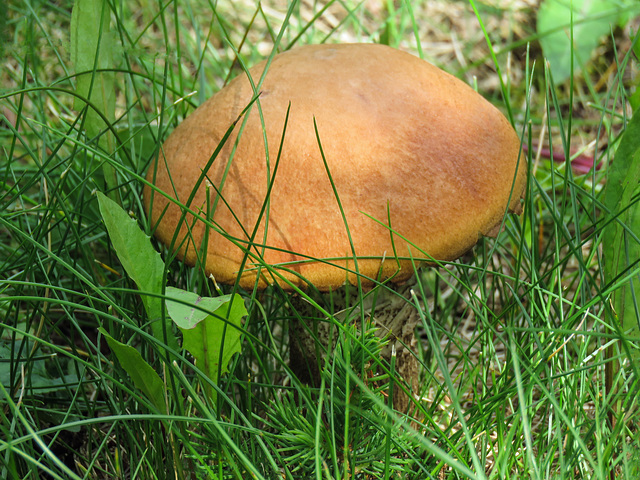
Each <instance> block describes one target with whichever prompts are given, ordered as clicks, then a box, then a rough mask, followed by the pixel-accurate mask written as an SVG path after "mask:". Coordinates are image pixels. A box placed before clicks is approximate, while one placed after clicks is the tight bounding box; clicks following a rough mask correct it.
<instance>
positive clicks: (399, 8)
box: [0, 0, 640, 480]
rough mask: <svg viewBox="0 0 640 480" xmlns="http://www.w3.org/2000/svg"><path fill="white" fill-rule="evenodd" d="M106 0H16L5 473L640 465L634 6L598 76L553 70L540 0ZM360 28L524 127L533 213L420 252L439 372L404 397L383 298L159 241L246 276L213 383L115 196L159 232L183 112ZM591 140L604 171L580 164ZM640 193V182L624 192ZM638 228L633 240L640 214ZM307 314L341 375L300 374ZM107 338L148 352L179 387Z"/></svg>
mask: <svg viewBox="0 0 640 480" xmlns="http://www.w3.org/2000/svg"><path fill="white" fill-rule="evenodd" d="M84 4H85V5H99V6H100V9H99V10H93V19H94V20H95V19H96V18H97V19H98V20H97V21H96V22H95V23H90V24H85V23H83V22H89V20H88V18H89V17H90V16H91V15H92V14H91V13H86V12H85V13H84V14H83V16H80V17H78V18H77V19H76V20H73V19H72V13H71V12H72V8H73V6H74V4H73V3H72V2H71V1H61V2H48V1H45V0H27V1H23V2H9V3H8V4H7V5H6V6H4V7H0V15H1V16H2V24H4V25H6V30H5V33H4V37H3V38H2V41H3V42H4V45H3V46H2V50H1V51H2V52H3V53H4V55H5V59H4V61H3V68H2V71H1V72H0V89H1V90H0V155H1V157H0V318H1V319H2V323H1V324H0V478H8V479H36V478H52V479H53V478H55V479H80V478H89V479H94V478H95V479H106V478H114V479H121V478H141V479H169V478H171V479H184V478H219V479H226V478H238V479H245V478H258V479H276V478H286V479H312V478H314V479H329V478H344V479H346V478H353V479H373V478H383V479H391V478H403V479H405V478H407V479H410V478H415V479H425V478H438V479H445V478H451V479H453V478H456V479H458V478H470V479H472V478H473V479H475V478H478V479H479V478H492V479H493V478H500V479H502V478H524V477H527V478H535V479H546V478H559V479H560V478H571V479H573V478H596V479H602V480H604V479H605V478H637V476H638V474H639V473H640V431H639V428H638V425H639V421H640V412H639V409H638V400H637V391H638V378H639V377H638V375H637V373H638V372H637V363H636V359H637V356H636V354H635V353H634V344H633V343H631V342H628V341H627V340H626V339H627V334H626V332H625V331H624V328H623V327H622V325H621V323H620V322H619V321H618V319H617V318H616V317H614V316H613V315H612V310H611V305H612V298H613V297H612V295H613V294H614V292H616V291H619V289H620V288H622V286H623V284H624V282H625V281H627V280H628V279H629V278H633V276H634V275H637V274H638V264H637V258H636V259H633V258H631V259H630V260H631V264H632V266H631V267H630V269H628V270H625V271H624V272H623V273H621V275H620V276H617V277H615V278H614V279H613V280H611V278H610V277H607V276H606V272H605V269H606V268H607V267H606V265H605V263H604V262H605V261H606V259H604V260H603V248H604V249H605V250H606V248H607V245H603V242H602V239H603V236H604V235H605V232H606V231H607V229H611V228H614V227H615V226H616V225H618V223H616V221H615V219H614V220H607V216H606V215H607V213H608V212H609V210H607V207H606V205H605V204H604V203H603V201H604V200H603V193H602V190H603V185H604V184H605V182H606V179H607V175H608V172H609V171H610V168H611V166H612V165H613V164H614V163H615V162H614V161H613V159H614V158H615V157H616V155H615V154H616V149H617V148H618V146H619V145H620V144H621V142H622V140H621V134H622V132H624V131H625V128H626V127H627V125H629V122H630V119H631V109H630V108H629V104H628V101H629V98H630V97H631V96H632V95H633V92H634V88H636V87H637V85H638V78H639V77H638V75H637V63H636V60H637V59H635V58H634V56H633V53H632V50H633V47H634V45H637V44H638V40H637V38H636V37H635V36H634V32H636V31H637V28H638V25H639V24H638V22H637V21H636V20H634V17H633V15H634V14H637V11H636V10H633V8H631V7H625V8H627V10H625V11H628V13H629V15H628V17H626V19H625V22H624V23H622V24H620V26H618V27H616V28H615V29H613V30H612V31H611V35H610V37H609V39H608V40H607V41H606V42H604V43H602V44H601V45H600V46H599V47H598V48H599V49H600V50H599V52H598V53H599V55H596V56H595V58H594V59H593V60H592V61H591V62H590V63H589V66H588V67H587V68H586V69H585V71H584V72H582V74H580V75H577V74H576V75H575V76H574V75H572V76H571V78H570V79H569V80H567V81H565V82H563V83H560V84H555V83H554V77H553V71H552V70H550V69H549V68H547V66H546V64H545V62H544V61H542V56H541V52H540V50H539V47H538V40H539V38H540V37H539V34H538V33H537V32H535V31H533V27H531V25H532V21H531V19H532V18H533V17H534V16H535V8H534V4H535V2H524V1H522V2H521V1H518V0H514V1H512V2H511V1H505V2H498V3H496V5H500V6H489V4H491V5H493V2H486V3H485V2H482V3H481V2H470V3H465V2H438V1H436V2H408V1H406V2H351V1H342V2H335V1H329V2H325V3H322V2H318V3H316V2H291V3H287V2H263V3H254V2H252V1H249V0H242V1H233V2H231V1H225V2H222V1H221V2H205V1H196V0H186V1H181V2H164V3H162V2H160V3H159V2H148V1H146V0H136V1H130V2H115V1H106V2H104V3H102V2H93V3H92V2H88V1H87V0H85V1H84ZM102 5H104V9H102ZM96 11H97V12H99V13H100V15H101V16H98V17H96V16H95V12H96ZM88 25H89V26H88ZM92 25H93V26H92ZM90 26H91V28H89V27H90ZM70 31H73V32H75V33H73V35H75V38H72V37H71V36H70ZM92 39H93V40H92ZM96 39H101V40H100V41H102V42H104V43H103V44H102V47H103V50H102V52H103V55H102V56H95V57H94V58H93V61H92V62H91V61H90V62H88V63H85V64H84V67H82V68H81V69H78V68H77V66H78V64H79V63H78V58H79V57H82V56H83V55H85V57H84V59H85V61H86V54H83V52H82V51H76V53H73V48H74V45H76V46H77V45H89V44H90V42H91V41H96ZM347 41H359V42H382V43H387V44H389V45H392V46H394V47H399V48H403V49H406V50H410V51H412V52H414V53H415V54H418V55H421V56H423V57H424V58H425V59H427V60H429V61H431V62H433V63H435V64H437V65H438V66H440V67H442V68H444V69H445V70H448V71H450V72H452V73H454V74H456V75H458V76H460V77H461V78H463V79H465V80H467V81H470V82H473V83H474V85H475V86H476V88H478V90H479V91H480V93H481V94H483V95H484V96H485V97H487V98H489V99H490V100H491V101H493V102H494V103H495V104H496V105H498V106H499V107H500V108H502V109H503V111H504V112H505V114H506V115H507V116H508V118H509V119H510V121H511V122H512V123H513V124H514V127H515V128H516V131H517V132H518V134H519V135H520V137H521V139H522V143H523V147H524V149H523V152H524V153H523V156H522V160H521V161H522V162H523V163H525V162H526V164H527V166H528V168H529V169H530V172H531V175H530V180H529V182H528V186H527V195H526V200H525V205H524V214H523V215H522V217H520V218H517V217H508V218H507V219H506V220H505V224H504V229H503V231H502V233H501V234H500V235H499V236H498V238H497V239H495V240H493V239H482V240H481V241H480V242H479V244H478V246H477V247H476V248H475V249H473V250H472V251H471V252H469V253H468V254H467V255H466V256H464V257H463V258H462V259H461V260H459V261H458V262H455V263H452V264H448V265H445V266H442V267H440V268H432V269H418V266H416V270H417V272H416V280H415V284H414V285H413V287H412V288H413V290H412V293H411V294H410V295H408V296H407V298H406V301H407V302H408V303H410V305H411V308H413V309H414V310H415V312H416V314H417V315H419V318H420V320H421V329H420V332H421V336H420V338H421V348H420V352H419V356H420V361H421V364H422V366H423V376H422V385H421V391H420V392H417V393H418V395H417V396H416V397H415V399H414V401H413V404H412V406H411V409H410V410H409V412H408V413H407V412H396V411H394V410H393V409H392V408H391V406H392V404H393V403H392V395H393V392H394V389H393V388H392V387H393V386H394V385H401V384H402V379H401V378H398V376H397V374H396V371H395V367H394V363H393V358H392V360H391V362H389V363H388V362H385V361H382V360H381V359H380V355H379V351H380V349H381V348H382V344H383V343H384V341H385V340H384V338H383V339H380V338H379V337H378V336H376V334H375V331H374V328H373V326H372V325H371V324H369V323H367V318H368V317H367V316H366V315H364V313H363V312H364V308H358V307H361V306H363V305H362V304H363V299H362V297H358V296H356V297H354V300H353V303H351V304H350V305H347V306H351V307H355V308H351V309H350V308H347V309H346V310H344V311H343V310H340V309H337V307H336V309H335V310H340V312H338V311H335V310H334V309H333V308H332V300H331V299H324V300H323V302H326V303H322V302H318V301H316V300H314V301H313V303H311V305H312V306H311V307H309V308H308V309H307V310H306V311H304V312H301V311H300V309H299V308H298V305H299V302H298V301H296V300H295V299H293V298H292V296H291V295H290V294H287V293H285V292H283V291H282V290H280V289H279V288H277V287H270V288H268V289H267V290H266V291H264V292H257V291H236V290H233V288H232V287H227V286H219V285H216V284H215V283H214V281H213V280H212V279H211V278H208V277H207V276H206V275H205V274H204V273H203V272H202V271H201V269H198V268H188V267H185V266H184V265H182V264H181V263H180V262H178V261H175V260H174V259H173V258H172V257H171V255H168V254H167V252H166V251H165V250H163V248H162V247H161V246H159V245H157V244H156V243H155V242H154V243H153V245H154V246H155V248H156V249H157V250H158V251H160V252H161V253H162V255H163V258H164V260H165V266H164V270H163V279H164V284H163V290H162V292H165V290H164V287H168V286H173V287H178V288H181V289H183V290H185V291H189V292H194V293H197V294H198V295H202V296H209V297H215V296H218V295H221V294H224V293H239V294H240V295H242V298H243V301H244V305H245V307H246V308H247V311H248V315H247V316H246V318H245V319H244V323H243V325H242V334H243V339H242V350H241V353H239V354H236V355H234V356H233V357H232V359H231V362H230V363H229V366H228V369H229V372H228V373H225V374H224V375H221V376H220V377H219V378H216V379H210V378H209V377H208V376H207V375H206V374H205V372H204V371H203V370H202V369H200V368H199V367H200V365H197V364H196V365H194V362H193V358H192V357H191V356H190V355H189V354H188V352H186V351H184V350H181V349H180V348H179V347H178V345H171V344H170V343H169V342H163V341H162V340H160V339H159V338H158V336H157V335H154V334H153V331H152V329H151V327H150V320H149V317H148V314H147V313H148V312H147V308H146V305H145V301H143V298H146V297H145V296H144V292H140V291H139V290H138V289H137V286H136V283H134V281H133V280H132V279H131V278H130V276H129V275H128V274H127V272H126V271H125V269H124V268H123V263H122V262H121V259H120V258H119V256H118V254H117V253H116V251H115V250H114V244H113V243H112V241H111V240H110V238H109V236H108V235H107V230H106V228H105V223H104V221H103V217H102V215H101V212H100V210H99V206H98V201H97V198H96V192H103V193H105V194H107V195H108V196H109V198H111V199H112V200H113V201H114V202H115V203H116V204H117V205H120V206H121V207H123V208H124V209H125V211H126V212H128V214H129V216H130V218H132V219H134V220H135V222H137V225H138V226H139V228H140V229H141V230H142V231H144V232H145V233H146V234H148V235H150V234H151V233H152V230H151V229H152V226H151V225H149V223H148V220H147V219H146V217H145V214H144V211H143V208H142V200H141V191H142V187H143V182H144V180H143V179H144V174H145V172H146V170H147V168H148V167H149V165H150V163H151V161H152V160H153V159H154V158H155V157H156V156H157V155H158V152H159V150H160V148H161V145H162V142H163V140H164V139H166V137H167V135H168V134H169V133H170V132H171V131H172V130H173V128H174V127H175V126H176V125H178V124H179V123H180V121H181V120H182V119H183V118H184V117H186V116H187V115H188V114H189V113H190V112H192V111H193V109H194V108H195V107H196V106H197V105H199V104H201V103H202V102H203V101H204V100H205V99H206V98H208V97H209V96H211V95H212V94H213V93H215V92H216V91H218V90H219V89H220V88H221V87H222V86H223V85H224V84H225V83H226V82H228V81H229V80H230V79H231V78H233V77H234V76H236V75H239V74H243V73H242V72H243V70H244V69H246V68H247V67H248V66H251V65H253V64H255V63H256V62H257V61H259V60H262V59H263V58H264V57H266V56H268V55H269V54H270V53H271V52H272V51H273V49H274V48H275V49H276V50H277V51H282V50H286V49H288V48H292V47H295V46H296V45H301V44H307V43H319V42H347ZM479 42H480V43H479ZM634 42H635V43H634ZM82 48H84V47H81V48H80V50H82ZM74 61H75V62H76V66H75V67H74V64H73V63H72V62H74ZM81 72H86V73H84V74H81ZM96 92H98V93H103V94H104V93H105V92H108V93H109V96H113V102H111V100H108V99H107V98H106V97H107V95H103V96H102V97H101V96H100V95H97V96H96ZM78 96H79V97H81V98H80V99H78ZM83 98H84V99H85V100H89V101H90V104H89V105H87V104H86V103H84V102H83V101H82V99H83ZM95 112H97V113H95ZM105 122H106V123H105ZM638 131H639V132H640V130H638ZM544 148H547V149H548V152H547V153H548V154H549V156H550V157H551V158H557V157H560V158H561V159H562V162H560V163H556V162H554V161H552V160H547V159H545V158H544V155H542V154H544V153H545V152H544ZM576 148H577V149H578V150H576ZM587 156H592V157H594V158H596V161H595V164H599V168H597V169H595V168H591V169H590V170H589V171H588V172H587V173H586V174H585V173H582V172H577V171H574V170H573V169H572V160H574V159H576V158H577V157H580V158H583V157H587ZM636 164H637V160H636ZM638 204H639V200H638V195H637V193H636V194H635V196H633V195H632V196H631V198H630V201H629V204H628V206H626V207H625V208H626V211H630V212H633V211H637V210H638ZM615 218H617V217H615ZM637 225H638V223H637V221H636V223H635V226H636V227H637ZM626 231H628V233H629V235H628V242H627V245H628V249H629V250H624V249H623V252H625V251H626V252H629V251H631V252H633V251H634V248H637V244H638V243H639V242H638V236H639V235H640V234H639V232H638V230H637V229H636V230H635V231H634V230H633V225H629V226H628V227H627V230H626ZM634 242H635V245H636V247H634V246H633V245H634ZM377 288H378V290H379V291H382V290H384V289H388V288H389V287H388V286H385V285H381V286H379V287H377ZM374 292H375V290H374ZM141 294H142V295H141ZM164 297H165V293H162V295H160V296H159V297H158V298H161V299H164ZM636 305H637V304H636ZM338 313H339V314H340V315H338ZM163 315H164V316H165V317H166V315H167V312H166V309H165V310H163ZM300 315H306V316H315V317H317V318H319V319H322V320H324V321H329V322H332V323H334V324H335V325H336V327H337V328H338V329H339V331H340V335H339V340H338V342H337V345H336V347H335V350H334V351H333V353H332V355H330V356H328V357H327V361H326V362H325V364H324V365H323V366H322V375H321V385H320V386H319V387H310V386H307V385H304V384H301V383H300V382H299V381H297V379H296V378H295V377H293V376H292V375H291V371H290V368H289V364H288V328H289V325H290V322H291V321H292V320H293V319H295V317H296V316H300ZM345 318H346V319H347V320H348V321H344V319H345ZM351 320H353V322H351ZM353 323H355V324H358V325H364V326H365V328H361V329H355V328H352V327H351V326H350V325H351V324H353ZM166 325H168V326H169V328H170V329H171V332H169V333H171V334H172V335H176V336H177V337H178V338H179V337H180V334H179V331H178V329H177V328H176V327H175V326H172V323H171V322H167V323H166ZM165 333H166V332H165ZM170 336H171V335H168V336H166V337H165V338H167V339H168V338H170ZM107 338H109V339H111V340H113V341H114V342H119V344H121V345H123V346H125V347H127V346H128V347H132V350H133V349H135V352H137V354H139V357H140V359H141V360H142V361H143V362H144V363H146V364H148V365H149V366H150V367H151V368H152V369H153V371H155V374H157V375H158V377H159V378H160V379H161V381H162V382H161V387H162V388H160V389H159V390H158V391H159V392H161V393H160V394H159V395H157V396H156V397H153V396H150V395H148V393H147V391H145V390H144V389H141V388H140V384H139V383H138V382H136V379H134V378H132V376H131V371H130V370H128V369H127V368H126V365H123V363H122V362H121V360H122V359H121V358H118V357H117V356H116V355H115V353H114V348H112V347H114V345H116V343H108V341H107ZM127 351H129V352H131V350H127ZM211 392H215V394H212V393H211Z"/></svg>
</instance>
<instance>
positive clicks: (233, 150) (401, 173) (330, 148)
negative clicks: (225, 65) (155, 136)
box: [144, 44, 526, 333]
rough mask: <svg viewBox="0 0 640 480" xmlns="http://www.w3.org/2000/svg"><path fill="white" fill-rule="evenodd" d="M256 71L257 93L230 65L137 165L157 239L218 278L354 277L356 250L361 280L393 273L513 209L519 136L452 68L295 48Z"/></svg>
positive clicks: (519, 175) (458, 245) (408, 269)
mask: <svg viewBox="0 0 640 480" xmlns="http://www.w3.org/2000/svg"><path fill="white" fill-rule="evenodd" d="M265 68H267V73H266V75H265V76H264V80H263V81H262V83H261V84H260V85H259V86H258V88H257V91H254V89H253V88H252V86H251V84H252V83H251V82H250V81H249V79H248V75H247V74H242V75H239V76H238V77H237V78H235V79H234V80H233V81H231V82H230V83H229V84H228V85H227V86H226V87H224V88H223V89H222V90H220V91H219V92H218V93H217V94H215V95H214V96H213V97H212V98H210V99H209V100H208V101H206V102H205V103H204V104H203V105H201V106H200V107H199V108H198V109H197V110H195V111H194V112H193V113H192V114H191V115H190V116H189V117H188V118H187V119H186V120H184V121H183V122H182V123H181V124H180V125H179V126H178V127H177V128H176V129H175V130H174V132H173V133H172V134H171V135H170V136H169V138H168V139H167V141H166V142H165V143H164V146H163V149H162V151H161V153H160V155H159V159H158V160H157V161H156V162H155V163H154V164H153V165H152V166H151V168H150V169H149V171H148V174H147V180H148V181H149V182H150V183H152V184H154V185H155V191H154V192H153V193H152V189H151V188H149V187H146V188H145V191H144V197H145V206H146V208H147V213H148V214H149V216H150V219H151V223H152V225H155V224H156V223H157V224H158V225H157V228H156V229H155V235H156V237H157V238H158V239H159V240H160V241H161V242H162V243H164V244H166V245H168V246H171V248H174V250H175V251H176V253H177V256H178V257H179V258H182V259H183V260H184V261H185V262H186V263H188V264H191V265H193V264H195V263H196V259H197V258H198V256H199V255H200V256H201V258H200V261H199V264H203V265H204V268H205V270H206V271H207V273H210V274H212V275H213V276H214V277H215V279H216V281H218V282H223V283H234V282H236V281H237V282H238V283H239V284H240V285H241V286H242V287H252V286H253V285H255V283H256V282H257V284H258V286H259V287H261V288H262V287H265V286H266V285H267V284H269V283H278V284H280V285H281V286H282V287H283V288H285V289H288V288H290V285H296V286H301V287H304V286H305V284H313V285H314V286H315V287H316V288H317V289H318V290H320V291H329V290H332V289H336V288H339V287H341V286H342V285H343V284H345V282H347V281H348V282H351V283H354V284H355V283H356V282H357V275H356V273H355V272H356V269H355V266H354V258H355V259H357V271H358V273H359V275H360V279H361V282H362V284H363V285H372V284H373V283H374V281H375V280H376V279H378V280H384V279H388V278H391V279H392V281H393V282H401V281H404V280H406V279H407V278H409V277H410V276H411V275H412V274H413V273H414V269H413V267H412V263H411V258H413V259H414V260H423V261H425V262H427V263H429V262H433V260H434V259H435V260H443V261H449V260H454V259H456V258H458V257H459V256H460V255H461V254H463V253H464V252H466V251H467V250H468V249H470V248H471V247H472V246H473V245H474V244H475V243H476V242H477V241H478V239H479V238H480V237H481V236H483V235H488V236H493V235H495V234H496V233H497V229H498V228H499V226H500V225H501V222H502V220H503V217H504V215H505V213H507V212H517V213H519V212H520V199H521V196H522V194H523V190H524V186H525V178H526V168H525V165H524V164H522V165H519V164H518V161H519V152H520V142H519V139H518V136H517V135H516V133H515V132H514V130H513V128H512V127H511V125H510V124H509V122H508V121H507V120H506V119H505V117H504V116H503V115H502V114H501V113H500V112H499V111H498V110H497V109H496V108H495V107H493V106H492V105H491V104H490V103H489V102H487V101H486V100H485V99H484V98H482V97H481V96H480V95H479V94H477V93H476V92H475V91H474V90H473V89H471V88H470V87H469V86H467V85H466V84H464V83H463V82H461V81H460V80H458V79H456V78H455V77H453V76H451V75H449V74H447V73H445V72H443V71H442V70H440V69H438V68H436V67H434V66H433V65H431V64H429V63H428V62H426V61H423V60H421V59H419V58H417V57H415V56H413V55H411V54H409V53H405V52H402V51H399V50H395V49H393V48H390V47H387V46H383V45H374V44H343V45H310V46H304V47H299V48H295V49H293V50H290V51H287V52H284V53H281V54H278V55H276V56H274V57H273V59H272V61H271V63H270V64H269V65H268V66H267V63H266V62H262V63H260V64H258V65H256V66H255V67H253V68H251V69H249V71H248V74H249V75H250V77H251V78H252V79H253V80H252V81H253V82H254V83H255V84H257V83H258V81H259V79H260V78H261V76H262V75H263V72H264V71H265ZM256 94H258V96H257V100H255V96H256ZM252 99H254V100H255V103H254V104H253V105H252V106H251V107H250V109H249V110H248V113H247V112H245V109H246V107H247V105H249V104H250V103H251V101H252ZM243 112H245V113H243ZM287 115H288V116H287ZM285 120H286V127H285ZM234 125H235V127H234ZM230 129H233V130H232V131H231V130H230ZM228 131H231V134H230V135H229V136H228V137H227V138H226V141H225V142H224V144H221V142H222V140H223V139H224V137H225V134H226V132H228ZM265 143H266V145H267V146H268V156H267V149H265ZM214 152H217V153H215V156H214ZM198 179H200V181H199V182H198ZM159 192H164V194H166V195H167V196H168V197H170V198H171V199H169V198H167V196H165V195H163V194H161V193H159ZM338 200H339V202H338ZM184 206H186V207H187V208H188V209H189V211H190V212H193V213H196V214H197V216H194V215H193V214H192V213H189V211H187V210H185V208H184ZM343 215H344V217H343ZM198 217H200V218H198ZM203 220H206V222H205V221H203ZM207 223H208V224H209V225H212V226H213V228H211V227H208V226H207ZM347 227H348V228H347ZM247 251H248V252H249V256H248V257H247V256H246V254H247ZM354 254H355V255H354ZM257 259H259V261H258V260H257ZM245 262H246V263H245ZM243 265H244V268H243V269H242V271H241V266H243ZM260 265H262V268H256V267H257V266H260ZM265 265H266V266H268V268H265V267H264V266H265ZM258 275H259V277H258ZM413 327H415V324H414V325H413ZM392 333H393V332H392Z"/></svg>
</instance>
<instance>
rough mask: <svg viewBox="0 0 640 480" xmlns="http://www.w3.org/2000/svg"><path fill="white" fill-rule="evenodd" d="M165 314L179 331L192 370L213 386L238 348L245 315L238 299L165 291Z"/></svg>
mask: <svg viewBox="0 0 640 480" xmlns="http://www.w3.org/2000/svg"><path fill="white" fill-rule="evenodd" d="M166 294H167V297H169V298H167V312H168V313H169V316H170V317H171V319H172V320H173V321H174V322H175V323H176V325H177V326H178V328H180V330H181V331H182V339H183V340H182V346H183V347H184V348H185V349H186V350H187V351H189V353H190V354H191V355H192V356H193V358H194V359H195V361H196V366H197V367H198V368H199V369H200V370H202V371H203V372H205V373H206V374H207V376H208V377H209V378H210V379H211V380H213V381H214V382H217V381H218V378H219V377H220V375H223V374H225V373H226V372H228V371H229V370H228V367H229V361H230V360H231V357H232V356H233V355H235V354H236V353H240V351H241V346H242V330H241V326H242V318H243V317H245V316H246V315H247V310H246V308H245V306H244V301H243V300H242V297H241V296H240V295H237V294H236V295H233V296H232V295H224V296H222V297H214V298H212V297H200V296H199V295H197V294H195V293H192V292H186V291H184V290H180V289H178V288H173V287H167V291H166Z"/></svg>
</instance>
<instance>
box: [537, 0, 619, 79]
mask: <svg viewBox="0 0 640 480" xmlns="http://www.w3.org/2000/svg"><path fill="white" fill-rule="evenodd" d="M616 6H617V3H616V2H615V1H613V0H544V1H543V2H542V4H541V5H540V9H539V10H538V23H537V31H538V34H539V35H540V45H541V46H542V51H543V53H544V56H545V57H546V58H547V60H548V61H549V65H550V67H551V72H552V74H553V78H554V80H555V81H556V82H557V83H562V82H564V81H565V80H567V79H568V78H569V77H570V76H571V51H572V49H573V56H574V58H573V59H574V63H573V66H574V72H578V71H579V70H580V69H581V68H583V67H584V65H585V64H586V63H587V62H588V61H589V60H590V58H591V55H592V53H593V51H594V50H595V48H596V47H597V46H598V44H599V43H600V41H601V40H602V37H603V36H605V35H607V34H608V33H609V32H610V31H611V29H612V28H614V27H615V25H616V23H617V22H618V18H619V15H620V13H618V12H619V11H618V10H617V9H616V8H615V7H616ZM572 10H573V23H574V25H573V44H572V43H571V12H572ZM607 13H608V14H607ZM556 29H560V30H558V31H554V30H556ZM548 32H552V33H548Z"/></svg>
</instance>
